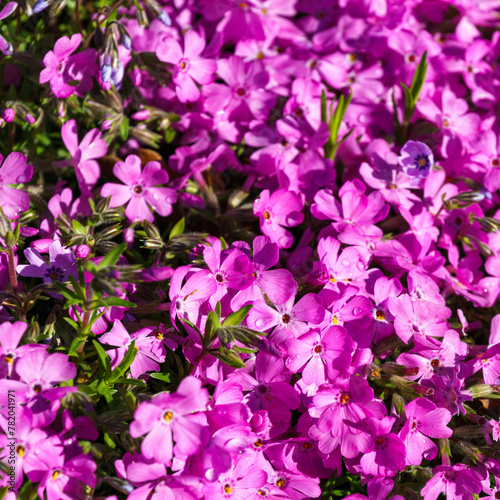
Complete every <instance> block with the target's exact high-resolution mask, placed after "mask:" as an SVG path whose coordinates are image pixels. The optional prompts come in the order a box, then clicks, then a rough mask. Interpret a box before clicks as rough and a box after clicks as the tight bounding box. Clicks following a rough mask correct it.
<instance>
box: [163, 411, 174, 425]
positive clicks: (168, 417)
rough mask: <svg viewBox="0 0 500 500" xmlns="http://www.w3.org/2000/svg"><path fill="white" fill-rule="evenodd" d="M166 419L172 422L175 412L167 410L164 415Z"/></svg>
mask: <svg viewBox="0 0 500 500" xmlns="http://www.w3.org/2000/svg"><path fill="white" fill-rule="evenodd" d="M163 418H164V419H165V422H170V420H172V419H173V418H174V414H173V413H172V412H171V411H167V412H165V415H164V416H163Z"/></svg>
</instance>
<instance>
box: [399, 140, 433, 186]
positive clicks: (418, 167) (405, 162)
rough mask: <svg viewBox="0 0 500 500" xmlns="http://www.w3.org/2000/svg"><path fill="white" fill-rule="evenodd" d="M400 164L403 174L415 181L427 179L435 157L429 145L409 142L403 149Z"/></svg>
mask: <svg viewBox="0 0 500 500" xmlns="http://www.w3.org/2000/svg"><path fill="white" fill-rule="evenodd" d="M398 162H399V164H400V165H401V167H402V169H403V172H404V173H405V174H406V175H408V176H409V177H413V178H414V180H415V181H417V182H420V179H423V178H425V177H427V176H428V175H429V173H430V171H431V170H432V167H433V166H434V155H433V154H432V150H431V148H430V147H429V146H427V144H424V143H423V142H418V141H408V142H407V143H406V144H405V145H404V146H403V148H402V149H401V153H400V156H399V158H398Z"/></svg>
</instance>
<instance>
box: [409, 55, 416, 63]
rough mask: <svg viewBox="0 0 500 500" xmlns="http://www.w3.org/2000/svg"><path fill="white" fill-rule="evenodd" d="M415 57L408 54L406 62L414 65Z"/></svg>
mask: <svg viewBox="0 0 500 500" xmlns="http://www.w3.org/2000/svg"><path fill="white" fill-rule="evenodd" d="M416 59H417V58H416V57H415V54H408V56H407V61H408V62H410V63H414V62H415V61H416Z"/></svg>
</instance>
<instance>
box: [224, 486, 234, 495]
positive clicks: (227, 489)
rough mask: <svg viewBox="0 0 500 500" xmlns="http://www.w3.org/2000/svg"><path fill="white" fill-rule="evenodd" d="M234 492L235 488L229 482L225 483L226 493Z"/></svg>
mask: <svg viewBox="0 0 500 500" xmlns="http://www.w3.org/2000/svg"><path fill="white" fill-rule="evenodd" d="M232 492H233V488H231V486H230V485H229V484H225V485H224V493H227V494H229V493H232Z"/></svg>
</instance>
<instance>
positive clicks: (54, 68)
mask: <svg viewBox="0 0 500 500" xmlns="http://www.w3.org/2000/svg"><path fill="white" fill-rule="evenodd" d="M81 41H82V35H81V34H80V33H77V34H75V35H73V36H72V37H71V40H70V39H69V38H68V37H67V36H63V37H62V38H59V40H57V42H56V43H55V45H54V50H53V51H52V50H50V51H49V52H47V54H45V57H44V58H43V63H44V64H45V69H43V70H42V71H41V73H40V83H47V82H49V81H50V88H51V89H52V92H53V93H54V95H55V96H56V97H60V98H66V97H69V96H70V95H72V94H74V93H75V92H78V93H80V94H81V93H85V92H88V91H89V90H90V89H91V88H92V75H94V74H95V73H96V71H97V65H96V63H95V60H96V55H97V52H96V51H95V50H94V49H85V50H83V51H82V52H80V53H78V54H75V55H71V54H73V52H74V51H75V50H76V49H77V48H78V46H79V45H80V43H81ZM74 80H79V81H80V83H79V84H78V85H77V86H76V87H75V86H74V85H70V84H69V82H71V81H74Z"/></svg>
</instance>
